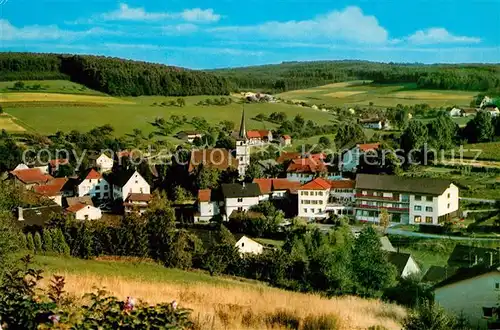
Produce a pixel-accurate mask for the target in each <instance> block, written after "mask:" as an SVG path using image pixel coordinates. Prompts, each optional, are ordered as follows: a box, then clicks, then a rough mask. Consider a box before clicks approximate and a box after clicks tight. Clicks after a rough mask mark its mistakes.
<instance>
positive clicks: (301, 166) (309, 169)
mask: <svg viewBox="0 0 500 330" xmlns="http://www.w3.org/2000/svg"><path fill="white" fill-rule="evenodd" d="M286 171H287V172H295V173H316V172H326V166H325V164H324V163H323V161H322V160H314V159H310V158H301V159H293V160H292V162H291V163H290V165H288V168H287V169H286Z"/></svg>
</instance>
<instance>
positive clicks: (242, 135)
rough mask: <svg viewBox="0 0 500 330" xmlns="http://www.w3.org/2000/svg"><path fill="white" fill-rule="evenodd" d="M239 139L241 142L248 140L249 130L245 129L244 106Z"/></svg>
mask: <svg viewBox="0 0 500 330" xmlns="http://www.w3.org/2000/svg"><path fill="white" fill-rule="evenodd" d="M238 139H240V140H246V139H247V129H246V127H245V106H243V112H242V114H241V124H240V133H239V134H238Z"/></svg>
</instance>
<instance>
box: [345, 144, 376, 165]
mask: <svg viewBox="0 0 500 330" xmlns="http://www.w3.org/2000/svg"><path fill="white" fill-rule="evenodd" d="M379 148H380V143H364V144H357V145H356V146H355V147H354V148H352V149H350V150H347V151H346V152H344V154H343V155H342V170H343V171H347V172H356V170H357V169H358V166H359V164H360V160H361V157H364V156H365V155H366V156H369V155H370V154H371V155H374V154H376V151H377V150H378V149H379Z"/></svg>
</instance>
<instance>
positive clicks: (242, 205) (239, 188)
mask: <svg viewBox="0 0 500 330" xmlns="http://www.w3.org/2000/svg"><path fill="white" fill-rule="evenodd" d="M221 188H222V195H223V197H224V207H225V216H226V219H229V217H230V216H231V213H233V211H237V212H242V211H248V210H250V208H251V207H252V206H255V205H257V204H259V197H260V189H259V185H258V184H256V183H243V184H239V183H227V184H222V185H221Z"/></svg>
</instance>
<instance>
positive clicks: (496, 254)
mask: <svg viewBox="0 0 500 330" xmlns="http://www.w3.org/2000/svg"><path fill="white" fill-rule="evenodd" d="M491 253H492V254H493V260H494V262H498V261H499V260H500V251H498V250H496V249H491V248H483V247H475V246H469V245H463V244H457V245H455V248H454V249H453V251H452V252H451V254H450V257H449V258H448V265H450V266H461V267H470V266H473V265H474V264H475V263H476V261H477V264H484V265H490V263H491V255H490V254H491ZM476 256H477V260H476Z"/></svg>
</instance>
